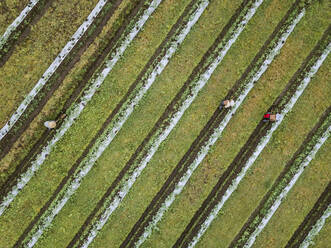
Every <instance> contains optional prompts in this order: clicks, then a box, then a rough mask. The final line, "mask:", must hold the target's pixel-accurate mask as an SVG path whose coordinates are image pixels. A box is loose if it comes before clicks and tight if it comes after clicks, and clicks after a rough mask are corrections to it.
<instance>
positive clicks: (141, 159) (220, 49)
mask: <svg viewBox="0 0 331 248" xmlns="http://www.w3.org/2000/svg"><path fill="white" fill-rule="evenodd" d="M260 4H261V1H259V2H256V3H254V4H251V3H250V4H248V6H250V8H249V7H248V6H246V8H245V11H243V12H244V13H242V12H238V11H237V14H236V15H235V17H236V18H237V17H238V16H239V18H237V19H236V22H235V24H234V25H233V26H235V27H236V28H233V26H231V25H227V27H226V28H225V29H224V30H223V31H222V33H221V35H220V36H219V37H218V38H217V39H216V42H215V43H214V44H213V45H212V47H211V48H210V49H209V50H208V52H207V53H206V55H205V56H204V58H203V60H202V61H201V62H200V63H199V65H198V66H197V67H196V68H195V69H194V70H193V73H192V74H191V75H190V77H189V79H188V81H186V83H185V84H184V86H183V87H182V89H181V90H180V91H179V93H178V94H177V95H176V97H175V98H174V99H173V101H172V102H171V103H170V105H169V106H168V107H167V109H166V111H165V113H164V114H163V115H162V116H161V117H160V119H159V120H158V122H157V123H156V125H155V126H154V128H153V129H152V131H151V132H150V133H149V134H148V136H147V138H145V140H144V141H143V143H142V144H141V145H140V146H139V147H138V149H137V151H136V152H135V153H134V154H133V156H132V157H131V159H130V160H129V162H128V163H127V164H126V166H125V167H124V169H123V170H122V171H121V172H120V174H119V176H118V177H117V178H116V180H115V181H114V182H113V184H112V185H111V186H110V188H109V189H108V190H107V192H106V194H105V195H104V196H103V197H102V199H101V201H100V202H99V203H98V205H97V207H96V208H95V209H94V210H93V211H92V213H91V215H90V217H89V218H88V219H87V221H86V222H85V223H84V225H83V226H82V228H81V229H80V231H79V232H78V233H77V235H76V236H75V237H74V239H73V240H72V242H71V243H70V245H69V247H73V246H77V245H78V243H79V245H80V244H84V242H87V243H88V242H90V240H93V239H94V237H95V236H96V235H97V233H98V231H99V230H100V229H101V228H102V227H103V226H104V224H105V223H106V222H107V220H108V219H109V217H110V216H111V214H112V213H113V211H114V210H115V209H116V208H117V207H118V206H119V204H120V203H121V201H122V200H123V199H124V197H125V196H126V194H127V193H128V192H129V190H130V189H131V187H132V186H133V184H134V182H135V181H136V180H137V178H138V177H139V175H140V174H141V172H142V171H143V169H144V168H145V167H146V165H147V163H148V162H149V161H150V159H151V158H152V157H153V155H154V154H155V152H156V151H157V149H158V147H159V146H160V144H161V143H162V142H163V141H164V140H165V139H166V138H167V136H168V135H169V133H170V132H171V131H172V129H173V128H174V127H175V126H176V124H177V123H178V121H179V120H180V118H181V117H182V116H183V114H184V112H185V111H186V109H187V108H188V107H189V106H190V105H191V103H192V102H193V100H194V99H195V98H196V96H197V94H198V93H199V91H200V90H201V89H202V88H203V87H204V86H205V84H206V83H207V81H208V80H209V78H210V76H211V75H212V73H213V72H214V70H215V69H216V67H217V66H218V64H219V63H220V62H221V61H222V59H223V57H224V56H225V54H226V53H227V51H228V50H229V48H230V47H231V45H232V44H233V43H234V42H235V40H236V39H237V37H238V36H239V34H240V33H241V31H242V30H243V29H244V27H245V25H246V23H247V22H248V20H249V19H250V18H251V17H252V16H253V14H254V12H255V9H257V8H258V6H259V5H260ZM245 14H246V15H245Z"/></svg>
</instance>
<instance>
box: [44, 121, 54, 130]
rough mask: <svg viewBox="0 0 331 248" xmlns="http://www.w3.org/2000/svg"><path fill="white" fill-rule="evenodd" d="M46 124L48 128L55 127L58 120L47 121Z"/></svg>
mask: <svg viewBox="0 0 331 248" xmlns="http://www.w3.org/2000/svg"><path fill="white" fill-rule="evenodd" d="M44 126H45V127H47V128H48V129H53V128H55V127H56V121H45V122H44Z"/></svg>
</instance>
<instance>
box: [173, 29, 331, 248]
mask: <svg viewBox="0 0 331 248" xmlns="http://www.w3.org/2000/svg"><path fill="white" fill-rule="evenodd" d="M330 39H331V37H330V36H329V29H328V30H327V31H326V33H325V34H324V36H323V38H322V39H321V41H320V42H319V43H318V44H317V46H316V47H315V48H314V49H313V51H312V52H311V53H310V54H309V56H308V57H307V58H306V59H305V61H304V63H303V65H302V66H301V67H300V69H299V70H298V71H297V72H296V73H295V74H294V76H293V77H292V78H291V80H290V81H289V83H288V84H287V86H286V87H285V89H284V90H283V92H282V93H281V94H280V95H279V96H278V97H277V99H276V100H275V101H274V103H273V104H272V105H271V107H270V108H269V109H268V111H270V112H280V111H281V110H282V109H283V108H284V106H285V104H286V103H287V101H288V100H289V99H290V98H291V96H292V95H293V94H294V93H295V91H296V90H297V87H298V86H299V85H300V83H301V81H302V79H303V78H304V77H305V75H306V73H307V72H308V71H309V70H310V68H311V67H312V66H313V65H314V63H315V62H316V61H317V59H318V58H319V57H320V56H321V54H322V53H323V51H324V49H325V48H326V47H327V45H328V44H329V42H330ZM270 128H271V123H265V122H263V121H262V120H261V121H260V122H259V124H258V125H257V127H256V128H255V130H254V131H253V133H252V134H251V136H250V137H249V139H248V141H247V142H246V144H245V145H244V146H243V147H242V148H241V150H240V152H239V153H238V154H237V156H236V157H235V159H234V160H233V161H232V163H231V164H230V165H229V167H228V168H227V170H226V171H225V172H224V173H223V174H222V176H221V177H220V179H219V181H218V182H217V184H216V185H215V186H214V188H213V190H212V191H211V193H210V194H209V195H208V197H207V198H206V200H205V201H204V202H203V204H202V205H201V207H200V209H199V210H198V211H197V212H196V213H195V215H194V216H193V218H192V219H191V221H190V223H189V225H188V226H187V227H186V228H185V230H184V232H183V233H182V234H181V236H180V238H179V239H178V240H177V242H176V243H175V245H174V247H186V246H187V245H188V244H189V243H190V242H191V240H192V239H193V237H195V236H196V234H197V232H198V231H199V230H200V228H201V225H202V224H203V223H204V222H205V220H206V218H207V217H208V216H209V214H210V213H211V211H212V210H213V209H214V207H215V206H216V204H217V203H218V202H219V201H220V200H221V199H222V197H223V196H224V194H225V192H226V190H227V189H228V188H229V186H230V185H231V184H232V181H233V180H234V179H235V178H236V177H237V175H238V174H239V173H240V172H241V170H242V168H243V166H244V165H245V163H246V162H247V160H248V159H249V158H250V157H251V155H252V154H253V152H254V151H255V148H256V146H257V145H258V144H259V141H260V139H261V138H262V137H263V136H265V135H266V133H267V132H268V130H269V129H270Z"/></svg>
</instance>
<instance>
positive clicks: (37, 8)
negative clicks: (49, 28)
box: [0, 0, 53, 67]
mask: <svg viewBox="0 0 331 248" xmlns="http://www.w3.org/2000/svg"><path fill="white" fill-rule="evenodd" d="M52 2H53V0H49V1H47V0H31V1H30V2H29V3H28V4H27V5H26V7H25V8H24V9H23V10H22V12H21V13H20V14H19V16H17V17H16V19H15V20H14V21H13V22H12V23H11V24H10V25H9V26H8V27H7V29H6V31H5V32H4V33H3V35H2V36H0V67H1V66H3V65H4V64H5V63H6V61H7V59H8V57H9V56H10V53H11V52H12V50H13V49H14V47H15V45H16V44H17V42H18V41H19V39H20V38H21V37H22V36H23V34H24V32H25V31H26V30H27V29H28V28H30V27H29V25H31V23H33V22H36V21H38V19H39V18H40V17H41V16H42V15H43V13H44V12H45V11H46V9H47V8H48V7H49V6H50V5H51V4H52Z"/></svg>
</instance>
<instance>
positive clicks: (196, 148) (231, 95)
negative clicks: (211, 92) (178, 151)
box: [121, 1, 298, 247]
mask: <svg viewBox="0 0 331 248" xmlns="http://www.w3.org/2000/svg"><path fill="white" fill-rule="evenodd" d="M296 3H298V1H297V2H296ZM243 4H245V1H244V3H243ZM243 6H244V5H242V6H241V7H240V8H239V9H238V10H237V11H236V13H235V15H234V16H233V17H232V18H231V20H230V22H229V24H228V25H227V27H229V26H230V25H231V23H233V22H234V20H235V19H236V18H237V15H238V13H239V12H240V10H241V8H242V7H243ZM297 7H298V6H297V5H296V4H295V5H293V6H292V8H291V9H290V10H289V11H288V13H287V14H286V16H285V17H284V18H283V20H282V21H281V22H280V23H279V24H278V26H277V27H276V28H275V31H274V32H273V33H272V35H271V36H270V37H269V39H268V40H267V41H266V42H265V44H264V45H263V47H262V48H261V50H260V51H259V52H258V54H257V55H256V56H255V58H254V59H253V61H252V62H251V64H250V65H249V66H248V68H247V69H246V71H245V72H244V73H243V75H242V76H241V78H240V79H239V80H238V81H237V82H236V84H235V85H234V86H233V88H232V89H231V90H230V91H229V92H228V94H227V96H226V97H225V98H224V99H234V100H236V98H237V97H238V96H239V95H240V94H241V93H242V92H243V91H244V88H245V86H246V81H247V79H248V78H250V77H251V75H252V74H254V73H256V70H257V69H256V68H260V66H261V64H262V63H263V61H264V60H265V56H266V53H267V52H268V50H269V49H270V47H272V46H273V44H274V42H275V40H278V39H279V37H280V36H281V34H282V33H283V32H282V30H286V28H284V24H285V23H287V21H288V17H289V16H290V15H292V14H293V12H294V10H295V9H296V10H297V9H298V8H297ZM222 33H223V32H222ZM218 40H219V39H218ZM228 111H229V109H225V108H222V109H221V110H219V109H216V110H215V112H214V114H213V116H212V117H211V118H210V120H209V121H208V123H207V124H206V125H205V127H204V128H203V130H202V131H201V132H200V134H199V136H198V137H197V138H196V139H195V141H194V142H193V143H192V145H191V147H190V148H189V150H188V151H187V152H186V154H185V155H184V156H183V158H182V159H181V160H180V162H179V163H178V164H177V166H176V168H175V169H174V170H173V171H172V173H171V175H170V176H169V178H168V179H167V181H166V182H165V184H164V185H163V186H162V188H161V189H160V191H159V192H158V193H157V195H156V196H155V197H154V198H153V200H152V202H151V203H150V205H149V206H148V207H147V209H146V210H145V212H144V213H143V215H142V216H141V217H140V219H139V220H138V221H137V223H136V224H135V225H134V227H133V228H132V230H131V232H130V233H129V234H128V236H127V237H126V239H125V240H124V242H123V243H122V245H121V247H133V246H134V244H135V243H136V242H137V241H138V239H139V237H140V236H141V235H142V233H143V232H144V230H145V228H146V227H147V226H148V224H149V223H150V222H151V221H152V219H153V216H155V214H156V213H157V211H158V210H159V209H160V207H161V205H162V204H163V203H164V201H165V199H166V198H167V197H168V195H169V194H170V193H171V192H173V190H174V189H175V187H176V185H177V184H178V182H179V180H180V179H181V177H182V176H183V175H184V173H185V172H186V171H187V169H188V167H189V166H190V165H191V164H192V162H193V161H194V159H195V158H196V156H197V154H198V153H199V152H200V148H201V146H203V145H204V144H206V143H207V142H208V140H209V139H210V136H211V135H212V134H213V132H214V130H215V129H216V128H218V126H219V124H220V123H221V122H222V121H223V120H224V118H225V116H226V115H227V113H228ZM267 129H268V125H266V124H265V123H262V124H261V127H260V129H259V130H258V132H266V131H267ZM253 138H254V140H253V141H252V142H255V143H257V142H258V140H257V139H255V137H254V136H253ZM248 152H249V151H244V150H243V151H242V153H243V154H247V153H248Z"/></svg>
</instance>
